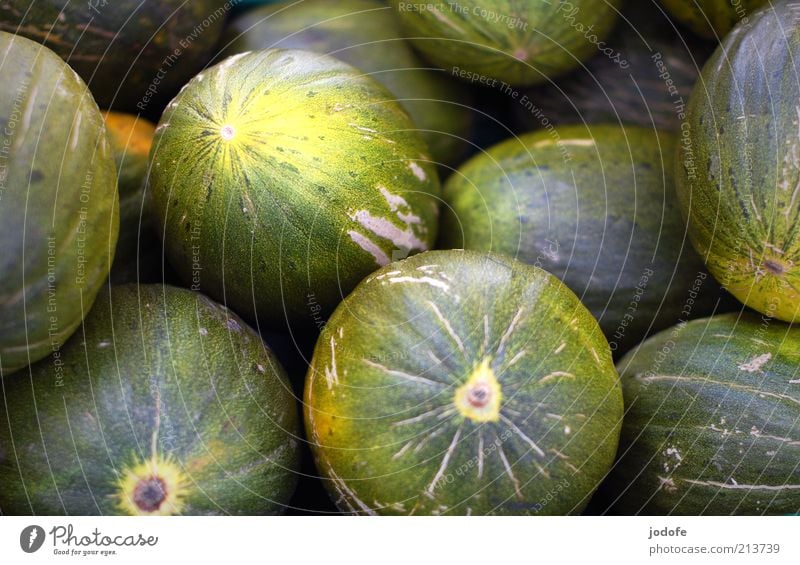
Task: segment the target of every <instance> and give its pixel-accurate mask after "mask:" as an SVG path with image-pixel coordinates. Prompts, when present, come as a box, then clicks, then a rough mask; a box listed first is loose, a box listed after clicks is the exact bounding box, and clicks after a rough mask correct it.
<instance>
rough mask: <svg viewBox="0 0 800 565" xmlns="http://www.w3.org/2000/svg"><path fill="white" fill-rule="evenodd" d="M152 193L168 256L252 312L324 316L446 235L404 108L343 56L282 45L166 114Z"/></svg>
mask: <svg viewBox="0 0 800 565" xmlns="http://www.w3.org/2000/svg"><path fill="white" fill-rule="evenodd" d="M148 182H149V188H148V190H149V191H150V192H151V193H152V198H153V202H154V206H155V211H156V215H157V222H158V228H159V232H160V233H161V235H162V236H163V239H164V246H165V251H166V254H167V257H168V258H169V259H170V262H171V263H172V265H173V266H174V267H175V269H176V270H177V271H178V273H179V274H181V275H182V276H183V277H184V278H185V280H186V281H187V282H188V283H189V284H191V285H192V286H193V287H194V288H202V289H204V290H205V291H207V292H208V293H209V294H211V295H212V296H214V297H216V298H218V299H219V300H220V301H224V302H225V303H226V304H228V305H230V306H231V307H232V308H234V309H235V310H236V311H237V312H238V313H240V314H242V315H243V316H245V317H248V318H256V317H260V318H261V319H263V320H265V323H267V324H269V325H273V326H278V325H282V324H283V322H284V320H287V319H288V320H289V322H290V323H294V322H297V323H298V324H300V325H308V326H311V325H312V324H316V323H317V322H318V320H319V319H320V317H321V316H324V315H325V314H328V313H330V311H332V309H333V308H334V307H335V306H336V304H338V302H339V301H340V300H341V297H342V296H344V295H346V294H348V293H349V292H350V291H351V290H352V289H353V288H354V287H355V285H356V284H357V283H358V282H359V281H360V280H361V279H362V278H363V277H365V276H366V275H368V274H369V273H371V272H372V271H374V270H376V269H377V268H379V267H380V266H382V265H386V264H387V263H389V262H391V261H392V259H396V258H401V257H405V256H407V255H409V254H411V253H417V252H420V251H424V250H426V249H428V248H430V247H432V244H433V242H434V240H435V237H436V233H437V217H438V201H437V197H438V195H439V192H440V187H439V181H438V177H437V173H436V168H435V166H434V165H433V163H432V162H431V160H430V157H429V156H428V153H427V149H426V147H425V143H424V141H423V140H422V138H421V137H420V135H419V134H418V132H417V131H416V130H415V129H414V127H413V125H412V123H411V120H410V119H409V118H408V115H407V114H406V113H405V112H404V111H403V110H402V108H401V107H400V105H399V104H398V103H397V102H395V101H394V99H393V96H392V95H390V94H389V93H388V91H386V90H385V89H384V87H382V86H381V85H379V84H378V83H377V82H375V81H374V80H372V79H370V78H369V77H366V76H364V74H363V73H362V72H361V71H358V70H356V69H355V68H354V67H351V66H349V65H347V64H345V63H342V62H341V61H339V60H337V59H334V58H333V57H329V56H326V55H320V54H316V53H311V52H307V51H298V50H282V49H272V50H265V51H258V52H252V53H244V54H240V55H234V56H232V57H229V58H228V59H226V60H225V61H223V62H222V63H220V64H218V65H216V66H214V67H212V68H210V69H209V70H207V71H205V72H203V73H201V74H200V75H198V76H197V77H195V78H194V79H193V80H192V82H190V83H189V84H188V86H187V87H186V88H185V89H184V90H183V91H182V93H181V94H180V95H179V96H178V97H177V98H176V99H175V100H174V101H173V102H172V103H171V104H170V106H169V108H168V110H167V112H166V113H165V115H164V116H163V118H162V119H161V123H160V125H159V127H158V129H157V132H156V137H155V140H154V144H153V151H152V154H151V171H150V177H149V181H148Z"/></svg>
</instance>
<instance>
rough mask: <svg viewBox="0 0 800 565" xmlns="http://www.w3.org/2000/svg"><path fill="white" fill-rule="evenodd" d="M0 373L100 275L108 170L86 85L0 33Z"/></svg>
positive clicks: (53, 338) (76, 311) (71, 322)
mask: <svg viewBox="0 0 800 565" xmlns="http://www.w3.org/2000/svg"><path fill="white" fill-rule="evenodd" d="M0 54H2V57H0V78H2V81H3V84H4V85H5V86H4V88H3V90H2V92H1V93H0V119H1V120H2V128H0V250H1V251H0V374H3V375H8V374H10V373H12V372H14V371H16V370H18V369H21V368H22V367H25V366H27V365H29V364H30V363H32V362H34V361H37V360H39V359H41V358H42V357H45V356H46V355H47V354H48V353H50V352H52V351H55V350H57V349H58V348H59V347H60V346H61V344H62V343H64V341H65V340H66V339H67V338H68V337H69V336H70V335H71V334H72V332H73V331H75V329H76V328H77V327H78V325H79V324H80V322H81V319H83V317H84V315H85V314H86V312H88V310H89V308H91V306H92V302H93V301H94V298H95V296H96V295H97V292H98V290H99V288H100V285H102V283H103V281H104V280H105V279H106V277H107V276H108V272H109V268H110V265H111V262H112V260H113V257H114V248H115V246H116V243H117V233H118V230H119V225H118V224H119V210H118V208H119V206H118V203H117V188H116V186H117V177H116V172H115V168H114V160H113V156H112V154H111V151H110V149H109V147H108V141H107V139H106V134H105V128H104V126H103V117H102V116H101V115H100V111H99V110H98V108H97V104H96V103H95V101H94V100H93V99H92V96H91V94H90V93H89V90H88V89H87V88H86V84H84V82H83V81H82V80H81V79H80V78H79V77H78V76H77V75H76V74H75V73H74V72H73V71H72V70H71V69H70V68H69V67H68V66H67V65H66V64H65V63H64V62H63V61H62V60H61V59H59V58H58V56H56V55H55V54H54V53H53V52H52V51H50V50H49V49H47V48H46V47H43V46H42V45H40V44H38V43H35V42H33V41H30V40H28V39H25V38H24V37H19V36H13V35H11V34H9V33H5V32H0Z"/></svg>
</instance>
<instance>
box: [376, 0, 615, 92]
mask: <svg viewBox="0 0 800 565" xmlns="http://www.w3.org/2000/svg"><path fill="white" fill-rule="evenodd" d="M621 3H622V2H621V0H603V1H602V2H597V1H596V0H572V1H571V2H564V1H561V0H559V1H554V2H544V1H540V0H536V1H531V0H476V1H472V2H452V3H448V2H432V3H431V2H405V1H401V0H392V1H391V5H392V7H393V8H394V10H395V11H396V13H397V14H398V15H399V17H400V19H401V20H402V22H403V24H404V25H405V29H406V35H407V36H408V37H409V39H410V41H411V42H412V43H413V44H414V46H415V47H416V48H417V49H418V50H419V51H420V52H421V53H422V54H423V55H424V56H425V57H426V58H427V59H428V60H429V61H431V62H432V63H434V64H435V65H437V66H439V67H441V68H442V69H446V70H447V71H448V72H453V73H454V74H459V72H458V71H461V70H463V71H465V72H468V73H472V74H471V75H464V76H461V77H460V78H464V79H466V80H469V81H472V79H473V76H474V75H479V76H484V77H489V78H490V79H495V80H496V81H501V82H505V83H507V84H510V85H515V86H526V85H531V84H536V83H541V82H545V81H547V80H548V79H549V78H552V77H555V76H557V75H559V74H562V73H564V72H565V71H568V70H570V69H573V68H576V67H578V66H579V65H580V62H581V61H585V60H587V59H589V58H590V57H591V56H593V55H594V54H595V53H597V51H598V44H600V43H603V42H604V41H605V39H606V37H607V36H608V34H609V32H610V31H611V28H612V27H613V25H614V23H615V21H616V19H617V9H619V7H620V5H621ZM602 47H606V45H605V44H603V46H602ZM454 67H457V69H458V70H456V69H454ZM501 82H497V83H496V84H494V85H492V86H494V87H495V88H498V87H500V86H501Z"/></svg>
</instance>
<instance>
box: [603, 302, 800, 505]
mask: <svg viewBox="0 0 800 565" xmlns="http://www.w3.org/2000/svg"><path fill="white" fill-rule="evenodd" d="M617 368H618V370H619V373H620V375H621V378H622V387H623V392H624V395H625V409H626V413H625V420H624V422H623V425H622V437H621V440H620V449H619V454H620V459H619V461H617V463H616V464H615V466H614V471H613V473H612V475H611V477H610V479H609V482H608V483H607V484H606V485H605V486H604V487H603V490H604V492H605V494H606V496H607V497H608V498H609V499H610V500H612V501H613V502H614V503H615V504H614V505H613V506H612V511H614V512H618V513H624V514H651V515H664V514H673V515H676V514H677V515H727V514H742V515H757V514H789V513H796V512H798V511H800V487H799V486H798V461H800V442H799V441H798V439H797V438H798V437H800V387H799V386H798V384H797V382H798V378H800V328H796V327H792V326H789V325H787V324H783V323H781V322H779V321H776V320H774V319H770V318H767V317H761V316H758V315H755V314H744V315H738V314H725V315H722V316H715V317H713V318H707V319H702V320H694V321H692V322H689V323H687V324H683V325H680V326H676V327H674V328H671V329H668V330H666V331H664V332H662V333H660V334H658V335H656V336H654V337H653V338H651V339H649V340H648V341H646V342H645V343H643V344H642V345H641V346H640V347H639V348H637V349H636V350H635V351H633V352H631V353H629V354H628V355H627V356H626V357H625V358H623V359H622V360H621V361H620V362H619V363H618V364H617Z"/></svg>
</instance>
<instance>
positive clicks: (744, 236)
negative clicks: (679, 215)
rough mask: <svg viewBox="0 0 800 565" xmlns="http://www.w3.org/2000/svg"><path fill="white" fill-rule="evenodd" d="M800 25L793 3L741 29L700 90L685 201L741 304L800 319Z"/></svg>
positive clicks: (698, 234)
mask: <svg viewBox="0 0 800 565" xmlns="http://www.w3.org/2000/svg"><path fill="white" fill-rule="evenodd" d="M797 72H800V22H798V20H797V18H796V17H795V12H794V10H793V9H792V7H791V4H786V3H783V4H779V5H776V6H775V7H774V8H772V7H770V8H765V9H764V10H762V11H760V12H758V14H756V15H754V16H753V17H752V18H751V23H750V24H748V25H741V26H739V27H737V28H736V29H735V30H733V31H732V32H731V33H730V34H729V35H728V37H727V38H726V39H725V42H724V43H723V44H722V45H721V46H720V47H719V49H717V51H716V52H715V53H714V56H713V57H712V58H711V59H710V60H709V61H708V63H707V64H706V66H705V67H704V69H703V73H702V77H701V80H700V81H699V82H698V84H697V86H696V87H695V90H694V92H693V93H692V98H691V101H690V103H689V113H688V118H687V122H686V124H685V127H684V128H682V129H683V132H682V138H681V142H680V143H679V149H680V152H679V158H678V161H677V163H676V168H677V173H676V176H677V181H678V184H677V186H678V201H679V203H680V205H681V209H682V210H683V212H684V214H685V215H686V217H687V218H688V222H689V235H690V236H691V240H692V243H693V244H694V246H695V248H696V249H697V251H698V252H699V253H700V255H701V256H702V257H703V259H704V260H705V262H706V264H707V265H708V269H709V271H711V273H712V274H713V275H714V276H715V277H716V278H717V279H718V280H719V282H720V283H722V284H723V285H724V286H725V287H726V288H727V289H728V290H729V291H730V292H731V293H732V294H733V295H734V296H735V297H736V298H738V299H739V300H741V301H742V302H744V303H745V304H747V305H748V306H750V307H751V308H754V309H756V310H758V311H759V312H762V313H764V314H767V315H769V316H773V317H776V318H780V319H781V320H785V321H793V320H800V138H798V135H797V121H798V109H797V108H798V107H797V99H798V97H800V83H798V82H797V80H795V78H794V77H795V75H796V73H797Z"/></svg>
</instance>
